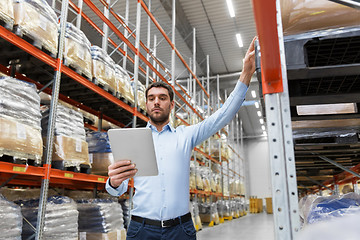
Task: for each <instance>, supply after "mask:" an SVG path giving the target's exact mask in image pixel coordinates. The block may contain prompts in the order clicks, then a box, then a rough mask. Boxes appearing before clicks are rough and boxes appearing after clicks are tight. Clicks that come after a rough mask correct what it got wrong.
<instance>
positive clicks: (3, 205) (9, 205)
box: [0, 194, 22, 240]
mask: <svg viewBox="0 0 360 240" xmlns="http://www.w3.org/2000/svg"><path fill="white" fill-rule="evenodd" d="M0 222H1V224H0V232H1V235H0V240H9V239H13V240H21V231H22V215H21V208H20V207H19V206H18V205H16V204H15V203H13V202H10V201H8V200H6V199H5V198H4V197H3V196H2V195H1V194H0Z"/></svg>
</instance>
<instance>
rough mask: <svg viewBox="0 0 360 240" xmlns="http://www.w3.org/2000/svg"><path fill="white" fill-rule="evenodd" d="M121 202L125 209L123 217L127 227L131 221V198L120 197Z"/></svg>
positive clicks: (123, 209)
mask: <svg viewBox="0 0 360 240" xmlns="http://www.w3.org/2000/svg"><path fill="white" fill-rule="evenodd" d="M119 203H120V205H121V209H122V211H123V216H124V217H123V219H124V226H125V227H126V226H127V225H128V223H129V222H130V216H129V211H130V200H129V199H119Z"/></svg>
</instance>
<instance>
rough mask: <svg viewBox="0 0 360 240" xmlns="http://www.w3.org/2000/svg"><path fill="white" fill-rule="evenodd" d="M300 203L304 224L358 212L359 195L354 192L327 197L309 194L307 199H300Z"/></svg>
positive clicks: (359, 207)
mask: <svg viewBox="0 0 360 240" xmlns="http://www.w3.org/2000/svg"><path fill="white" fill-rule="evenodd" d="M300 204H302V205H300V216H301V217H303V220H304V223H305V224H313V223H317V222H321V221H328V220H331V219H333V218H336V217H343V216H347V215H353V214H360V195H359V194H356V193H347V194H344V195H341V196H336V195H333V196H329V197H320V196H309V197H308V201H300ZM304 213H305V214H304Z"/></svg>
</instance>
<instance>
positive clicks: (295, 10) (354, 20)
mask: <svg viewBox="0 0 360 240" xmlns="http://www.w3.org/2000/svg"><path fill="white" fill-rule="evenodd" d="M280 4H281V16H282V24H283V29H284V34H285V35H290V34H298V33H303V32H307V31H310V30H320V29H324V30H325V29H331V28H341V27H351V26H359V23H360V20H359V10H357V9H354V8H351V7H347V6H344V5H342V4H339V3H335V2H331V1H327V0H316V1H306V0H291V1H289V0H281V1H280Z"/></svg>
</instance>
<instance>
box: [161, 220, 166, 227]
mask: <svg viewBox="0 0 360 240" xmlns="http://www.w3.org/2000/svg"><path fill="white" fill-rule="evenodd" d="M161 227H163V228H165V227H166V226H165V221H163V220H161Z"/></svg>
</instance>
